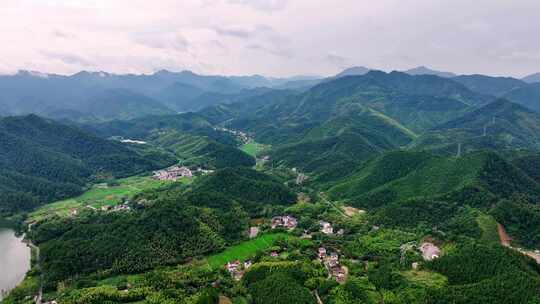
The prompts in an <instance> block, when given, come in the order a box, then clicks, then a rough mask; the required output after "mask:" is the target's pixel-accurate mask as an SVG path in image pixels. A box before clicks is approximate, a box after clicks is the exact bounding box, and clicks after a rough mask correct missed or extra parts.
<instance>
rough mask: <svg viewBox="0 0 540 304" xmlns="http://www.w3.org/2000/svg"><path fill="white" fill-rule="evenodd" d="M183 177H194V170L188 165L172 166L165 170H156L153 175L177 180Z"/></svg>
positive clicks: (155, 177)
mask: <svg viewBox="0 0 540 304" xmlns="http://www.w3.org/2000/svg"><path fill="white" fill-rule="evenodd" d="M182 177H187V178H192V177H193V172H191V170H190V169H189V168H188V167H183V166H182V167H180V166H172V167H170V168H167V169H164V170H159V171H154V173H153V176H152V178H154V179H156V180H161V181H164V180H168V181H177V180H178V179H179V178H182Z"/></svg>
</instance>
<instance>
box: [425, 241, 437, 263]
mask: <svg viewBox="0 0 540 304" xmlns="http://www.w3.org/2000/svg"><path fill="white" fill-rule="evenodd" d="M420 251H421V252H422V257H423V258H424V260H426V261H432V260H434V259H437V258H439V257H440V256H441V251H440V249H439V247H437V246H435V244H433V243H429V242H425V243H423V244H422V245H421V246H420Z"/></svg>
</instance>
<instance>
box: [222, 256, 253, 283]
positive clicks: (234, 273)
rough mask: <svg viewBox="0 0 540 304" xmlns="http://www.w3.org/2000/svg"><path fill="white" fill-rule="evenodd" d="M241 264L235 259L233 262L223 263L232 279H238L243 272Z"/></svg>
mask: <svg viewBox="0 0 540 304" xmlns="http://www.w3.org/2000/svg"><path fill="white" fill-rule="evenodd" d="M242 266H243V264H242V263H241V262H240V261H238V260H236V261H233V262H227V264H225V269H227V271H228V272H229V274H230V275H231V277H232V278H233V279H234V280H236V281H240V280H241V279H242V277H243V276H244V273H245V271H244V269H243V268H242ZM250 266H251V265H250Z"/></svg>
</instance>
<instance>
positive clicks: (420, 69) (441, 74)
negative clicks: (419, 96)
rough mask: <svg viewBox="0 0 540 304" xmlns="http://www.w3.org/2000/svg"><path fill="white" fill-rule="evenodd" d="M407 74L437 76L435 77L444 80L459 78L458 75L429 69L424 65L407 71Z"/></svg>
mask: <svg viewBox="0 0 540 304" xmlns="http://www.w3.org/2000/svg"><path fill="white" fill-rule="evenodd" d="M405 73H407V74H410V75H435V76H439V77H443V78H450V77H455V76H457V75H456V74H454V73H451V72H443V71H437V70H433V69H430V68H428V67H425V66H423V65H422V66H419V67H416V68H412V69H409V70H406V71H405Z"/></svg>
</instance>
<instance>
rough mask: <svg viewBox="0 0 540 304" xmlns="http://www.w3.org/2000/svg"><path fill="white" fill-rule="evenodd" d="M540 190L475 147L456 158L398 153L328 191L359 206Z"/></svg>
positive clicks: (481, 198) (471, 200) (484, 198)
mask: <svg viewBox="0 0 540 304" xmlns="http://www.w3.org/2000/svg"><path fill="white" fill-rule="evenodd" d="M539 191H540V186H539V184H538V183H537V182H535V181H534V180H533V179H531V178H530V177H529V176H527V175H526V174H525V173H524V172H523V171H522V170H520V169H519V168H517V167H515V166H513V165H511V164H510V163H509V162H507V161H506V160H505V159H503V158H502V157H500V156H499V155H497V154H495V153H490V152H477V153H470V154H466V155H464V156H462V157H459V158H456V157H451V156H450V157H441V156H434V155H430V154H428V153H418V152H396V153H390V154H387V155H384V156H382V157H380V158H377V159H375V160H373V161H372V162H371V163H368V164H367V165H366V167H365V169H363V170H362V169H361V170H359V172H358V173H356V174H353V175H352V176H350V177H348V178H346V179H345V181H344V182H343V183H339V184H338V185H336V186H334V187H333V188H331V189H330V191H329V194H330V195H331V197H333V198H336V199H348V200H351V201H352V202H353V203H354V204H356V205H358V206H361V207H378V206H381V205H383V204H385V203H388V202H392V201H402V200H406V199H410V198H418V197H440V196H450V197H452V198H453V200H458V201H462V202H463V203H465V202H466V203H468V204H472V205H475V204H479V205H482V204H486V203H489V199H490V195H489V194H492V195H495V196H499V197H509V196H510V195H512V194H513V193H529V194H537V193H539ZM476 200H477V201H476Z"/></svg>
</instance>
